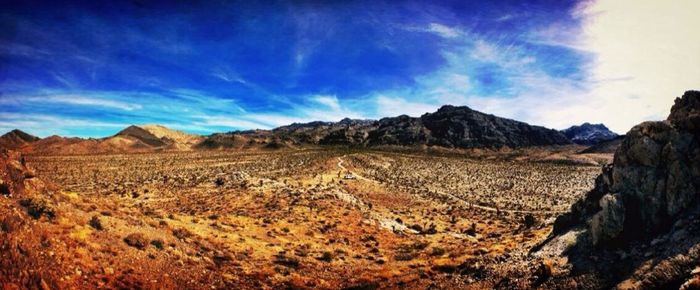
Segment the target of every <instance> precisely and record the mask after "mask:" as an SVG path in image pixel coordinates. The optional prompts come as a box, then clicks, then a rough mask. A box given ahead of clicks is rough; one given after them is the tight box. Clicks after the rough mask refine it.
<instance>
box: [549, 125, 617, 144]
mask: <svg viewBox="0 0 700 290" xmlns="http://www.w3.org/2000/svg"><path fill="white" fill-rule="evenodd" d="M561 132H562V133H563V134H564V136H566V137H567V138H569V139H570V140H571V141H573V142H574V143H576V144H582V145H595V144H598V143H600V142H604V141H608V140H612V139H615V138H617V137H618V135H617V134H616V133H615V132H613V131H610V129H608V127H605V125H603V124H590V123H583V124H582V125H580V126H571V127H569V128H568V129H565V130H562V131H561Z"/></svg>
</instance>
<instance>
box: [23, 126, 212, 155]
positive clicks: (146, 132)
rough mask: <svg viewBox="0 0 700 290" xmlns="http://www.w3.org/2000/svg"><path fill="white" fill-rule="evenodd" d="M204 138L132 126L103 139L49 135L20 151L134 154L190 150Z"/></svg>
mask: <svg viewBox="0 0 700 290" xmlns="http://www.w3.org/2000/svg"><path fill="white" fill-rule="evenodd" d="M202 139H204V137H202V136H199V135H195V134H188V133H185V132H182V131H177V130H172V129H169V128H167V127H164V126H161V125H143V126H141V125H138V126H137V125H132V126H129V127H127V128H125V129H123V130H121V131H119V132H118V133H117V134H115V135H114V136H110V137H106V138H99V139H95V138H88V139H84V138H66V137H61V136H50V137H47V138H44V139H40V140H37V141H35V142H33V143H31V144H29V145H28V146H25V148H24V149H23V151H25V152H32V153H38V154H91V153H136V152H153V151H184V150H192V148H193V146H194V145H196V144H198V143H199V142H200V141H201V140H202Z"/></svg>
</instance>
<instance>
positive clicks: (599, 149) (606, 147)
mask: <svg viewBox="0 0 700 290" xmlns="http://www.w3.org/2000/svg"><path fill="white" fill-rule="evenodd" d="M622 140H625V135H621V136H617V137H615V138H613V139H610V140H606V141H601V142H599V143H597V144H595V145H591V146H590V147H588V148H586V149H584V150H582V151H581V153H607V154H614V153H615V151H617V148H618V147H620V144H622Z"/></svg>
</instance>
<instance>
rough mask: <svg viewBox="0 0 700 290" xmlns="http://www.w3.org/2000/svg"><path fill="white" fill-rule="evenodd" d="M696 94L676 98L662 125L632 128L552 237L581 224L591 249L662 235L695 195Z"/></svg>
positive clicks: (698, 188)
mask: <svg viewBox="0 0 700 290" xmlns="http://www.w3.org/2000/svg"><path fill="white" fill-rule="evenodd" d="M699 142H700V92H698V91H688V92H686V93H685V94H684V95H683V96H682V97H681V98H677V99H676V101H675V105H674V106H673V108H671V114H670V115H669V117H668V119H667V120H666V121H660V122H645V123H642V124H639V125H637V126H635V127H634V128H632V129H631V130H630V132H629V133H627V135H626V137H625V139H624V140H623V141H622V143H621V144H620V147H619V148H618V149H617V151H616V153H615V158H614V163H613V164H614V165H613V166H607V167H605V168H604V169H603V173H602V174H601V175H600V176H598V178H597V179H596V183H595V184H596V185H595V188H594V189H593V190H592V191H590V192H589V193H588V194H587V195H586V196H585V197H584V198H583V199H581V200H579V201H578V202H576V203H575V204H574V205H573V206H572V207H571V211H570V212H569V213H566V214H564V215H562V216H560V217H559V218H557V220H556V222H555V228H554V232H555V233H561V232H563V231H565V230H566V229H567V228H569V227H571V226H574V225H580V224H585V223H586V221H588V230H589V232H590V234H591V237H592V241H593V243H594V245H597V246H603V247H605V246H609V245H615V244H618V243H625V242H628V241H630V240H635V239H645V238H650V237H653V236H654V235H656V234H658V233H660V232H662V231H664V230H665V229H667V228H668V227H669V226H670V225H672V224H673V223H674V222H675V220H676V219H677V217H678V216H679V215H681V214H682V213H683V212H684V210H686V209H687V208H689V207H691V206H694V205H696V203H697V201H698V194H699V192H700V146H699V145H700V144H699Z"/></svg>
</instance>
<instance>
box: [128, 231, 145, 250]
mask: <svg viewBox="0 0 700 290" xmlns="http://www.w3.org/2000/svg"><path fill="white" fill-rule="evenodd" d="M124 242H125V243H126V244H127V245H129V246H132V247H134V248H137V249H143V248H145V247H146V245H147V244H148V240H147V239H146V237H145V236H144V235H143V234H142V233H133V234H130V235H128V236H126V237H125V238H124Z"/></svg>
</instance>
